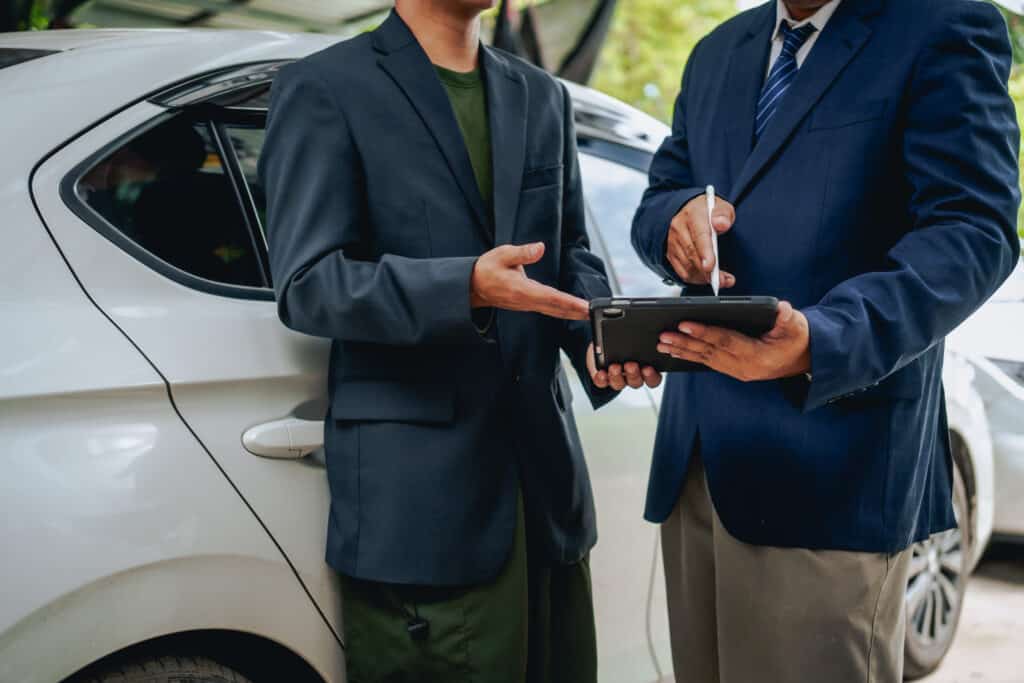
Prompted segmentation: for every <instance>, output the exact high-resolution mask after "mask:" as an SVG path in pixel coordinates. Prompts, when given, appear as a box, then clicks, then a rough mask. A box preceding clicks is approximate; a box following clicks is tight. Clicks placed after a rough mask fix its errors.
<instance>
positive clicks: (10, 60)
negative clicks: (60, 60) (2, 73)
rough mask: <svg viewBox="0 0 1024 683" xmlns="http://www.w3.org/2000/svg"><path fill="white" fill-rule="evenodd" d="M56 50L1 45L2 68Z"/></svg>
mask: <svg viewBox="0 0 1024 683" xmlns="http://www.w3.org/2000/svg"><path fill="white" fill-rule="evenodd" d="M55 52H56V51H55V50H25V49H22V48H13V47H0V69H3V68H5V67H8V66H14V65H15V64H21V63H22V62H27V61H29V60H30V59H38V58H39V57H45V56H46V55H52V54H54V53H55Z"/></svg>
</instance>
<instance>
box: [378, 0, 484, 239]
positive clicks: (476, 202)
mask: <svg viewBox="0 0 1024 683" xmlns="http://www.w3.org/2000/svg"><path fill="white" fill-rule="evenodd" d="M374 46H375V48H376V49H377V50H378V51H379V52H381V53H383V54H382V55H381V57H380V58H378V60H377V63H378V64H380V66H381V68H383V69H384V71H386V72H387V73H388V75H389V76H391V78H392V79H394V81H395V83H397V84H398V87H399V88H401V89H402V91H403V92H404V93H405V96H406V97H407V98H408V99H409V102H411V103H412V106H413V107H414V108H415V109H416V111H417V113H418V114H419V116H420V118H421V119H423V123H424V124H426V126H427V128H428V129H429V130H430V132H431V134H432V135H433V137H434V140H435V141H436V142H437V146H438V147H439V148H440V150H441V153H442V154H443V155H444V157H445V160H446V161H447V162H448V166H449V168H451V171H452V173H453V174H454V176H455V180H456V182H458V184H459V188H460V189H461V190H462V194H463V195H465V197H466V201H467V202H468V203H469V205H470V207H471V208H472V210H473V214H474V215H475V216H476V220H477V223H478V224H479V226H480V228H481V229H482V230H483V231H484V234H485V235H487V238H488V240H489V239H490V230H489V227H488V226H489V224H490V220H489V219H488V218H487V217H486V214H485V211H484V204H483V199H482V198H481V196H480V190H479V188H477V185H476V177H475V176H474V175H473V165H472V162H470V160H469V152H468V151H466V143H465V141H464V140H463V139H462V131H461V130H459V123H458V121H457V120H456V119H455V112H454V111H452V106H451V103H450V102H449V101H448V94H447V93H446V92H445V90H444V86H443V85H442V84H441V81H440V79H439V78H438V76H437V72H436V71H435V70H434V66H433V65H432V64H431V63H430V59H429V58H428V57H427V55H426V53H425V52H423V49H422V48H421V47H420V45H419V43H417V42H416V38H415V36H413V34H412V32H411V31H410V30H409V28H408V27H407V26H406V25H405V22H403V21H402V19H401V17H399V16H398V14H397V13H395V12H394V11H392V12H391V14H390V15H389V16H388V18H387V20H385V22H384V23H383V24H381V26H380V28H378V29H377V30H376V31H375V32H374Z"/></svg>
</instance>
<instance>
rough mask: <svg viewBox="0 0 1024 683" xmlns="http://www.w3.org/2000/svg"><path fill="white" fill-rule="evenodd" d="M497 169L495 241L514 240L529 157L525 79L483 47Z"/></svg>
mask: <svg viewBox="0 0 1024 683" xmlns="http://www.w3.org/2000/svg"><path fill="white" fill-rule="evenodd" d="M481 62H482V64H483V67H484V78H485V79H486V80H485V82H486V87H487V112H488V118H489V120H490V128H491V157H492V164H493V166H492V169H493V173H494V200H493V201H494V221H495V243H496V244H508V243H510V242H511V241H512V236H513V232H514V230H515V224H516V211H517V209H518V208H519V190H520V188H521V187H522V184H523V164H524V162H525V159H526V83H525V81H524V80H523V77H522V76H521V75H520V74H517V73H515V72H514V71H513V70H512V69H511V68H510V67H509V65H508V62H507V61H506V60H505V58H504V57H502V56H501V55H499V54H497V53H496V52H494V51H493V50H492V49H490V48H488V47H484V48H483V49H482V51H481Z"/></svg>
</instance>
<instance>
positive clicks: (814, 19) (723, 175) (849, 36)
mask: <svg viewBox="0 0 1024 683" xmlns="http://www.w3.org/2000/svg"><path fill="white" fill-rule="evenodd" d="M1010 63H1011V53H1010V45H1009V42H1008V40H1007V31H1006V26H1005V24H1004V22H1003V20H1002V18H1001V17H1000V15H999V13H998V11H997V10H996V9H995V8H993V7H992V6H991V5H989V4H988V3H984V2H975V1H968V0H929V1H927V2H925V1H922V0H842V1H840V0H832V2H824V1H823V0H785V1H783V0H778V1H773V2H769V3H768V4H765V5H763V6H761V7H758V8H756V9H753V10H750V11H748V12H745V13H743V14H740V15H739V16H737V17H735V18H734V19H732V20H730V21H728V22H726V23H725V24H723V25H722V26H720V27H719V28H718V29H716V30H715V31H713V32H712V33H711V34H710V35H708V36H707V37H705V38H704V39H703V40H702V41H701V42H700V43H699V44H698V45H697V46H696V48H695V49H694V51H693V53H692V55H691V57H690V60H689V64H688V65H687V67H686V70H685V73H684V75H683V80H682V92H681V93H680V95H679V99H678V101H677V103H676V108H675V117H674V121H673V129H672V135H671V136H670V137H669V138H667V139H666V140H665V142H664V144H663V145H662V147H661V149H660V150H659V152H658V153H657V155H656V157H655V159H654V161H653V164H652V166H651V172H650V188H649V189H648V190H647V193H646V194H645V195H644V198H643V202H642V205H641V206H640V208H639V210H638V211H637V214H636V218H635V222H634V226H633V242H634V246H635V247H636V249H637V251H638V253H639V254H640V256H641V257H642V258H643V259H644V260H645V262H646V263H647V264H648V265H649V266H650V267H651V268H653V269H654V270H655V271H657V272H658V273H659V274H661V275H662V276H663V277H665V278H666V279H670V280H673V281H678V282H679V283H680V284H683V285H684V286H685V288H686V290H687V292H688V293H698V294H699V293H704V292H707V289H708V288H707V287H706V286H705V285H706V283H707V282H708V277H709V274H710V273H711V272H712V268H713V266H714V255H713V251H712V249H711V239H710V237H711V232H710V230H711V227H710V226H709V224H708V219H707V217H706V216H707V213H706V207H705V200H704V198H703V196H699V195H700V194H701V193H702V191H703V188H704V186H705V185H708V184H714V186H715V187H716V188H717V189H718V191H719V193H720V194H721V195H722V197H723V198H724V199H725V200H727V201H720V202H719V203H718V210H717V211H716V213H715V214H714V217H713V219H712V220H713V222H714V228H715V230H716V231H717V232H718V233H719V234H720V235H721V237H720V244H719V254H720V260H721V265H722V268H724V269H726V270H727V271H728V272H727V273H726V272H723V273H722V276H721V284H722V285H724V286H727V287H728V286H732V289H731V290H730V293H735V294H737V295H775V296H778V297H779V298H780V299H785V300H786V301H787V302H789V303H783V304H782V305H781V307H780V311H779V315H778V319H777V322H776V326H775V328H774V329H773V330H772V331H771V332H769V333H768V334H767V335H765V336H764V337H763V338H760V339H752V338H748V337H745V336H743V335H741V334H737V333H733V332H730V331H728V330H723V329H716V328H711V327H707V326H703V325H698V324H695V323H688V322H684V323H683V324H681V325H680V328H679V332H678V333H668V334H665V335H664V336H663V338H662V340H661V341H660V343H659V349H660V350H661V351H662V352H663V353H667V354H671V355H672V356H674V357H677V358H682V359H687V360H693V361H697V362H699V363H703V364H704V365H706V366H707V367H708V368H709V369H710V370H711V372H706V373H696V374H689V375H680V376H673V377H672V378H671V379H670V381H669V382H668V386H667V387H666V392H665V397H664V402H663V405H662V413H661V421H660V425H659V431H658V438H657V444H656V447H655V454H654V462H653V467H652V471H651V480H650V488H649V495H648V501H647V511H646V516H647V518H648V519H649V520H651V521H655V522H664V525H663V528H662V533H663V539H664V553H665V558H664V559H665V567H666V575H667V577H666V578H667V582H668V599H669V611H670V623H671V627H672V641H673V657H674V661H675V666H676V677H677V680H679V681H695V682H699V683H708V682H716V681H722V682H728V683H733V682H744V683H746V682H747V681H754V680H756V681H764V682H771V681H837V682H844V681H851V682H852V681H864V680H871V681H887V682H895V681H898V680H900V677H901V672H902V668H903V632H904V631H903V628H904V616H903V614H904V610H903V604H902V601H903V595H904V590H905V588H906V581H907V576H908V564H909V561H910V554H909V552H908V551H906V550H905V549H906V548H907V547H908V546H909V545H910V544H912V543H914V542H915V541H920V540H922V539H924V538H926V537H928V535H929V534H933V533H935V532H939V531H942V530H945V529H949V528H951V527H952V526H954V524H955V521H954V518H953V510H952V506H951V504H950V491H951V482H952V476H953V475H952V469H951V468H952V461H951V456H950V447H949V441H948V434H947V427H946V413H945V406H944V399H943V392H942V384H941V375H942V355H943V338H944V336H945V335H946V334H947V333H948V332H950V331H951V330H952V329H953V328H954V327H956V326H957V325H958V324H959V323H960V322H961V321H963V320H964V319H965V318H966V317H967V316H968V315H970V314H971V312H972V311H974V310H975V309H976V308H977V307H978V306H979V305H980V304H981V303H982V302H983V301H985V299H986V298H987V297H989V296H990V295H991V294H992V293H993V292H994V291H995V289H996V288H997V286H998V284H999V283H1000V282H1001V281H1002V280H1003V279H1005V278H1006V277H1007V275H1008V274H1009V273H1010V271H1011V268H1012V266H1013V265H1014V263H1015V262H1016V260H1017V259H1018V257H1019V244H1018V239H1017V236H1016V214H1017V207H1018V203H1019V194H1018V190H1017V150H1018V131H1017V126H1016V122H1015V117H1014V109H1013V104H1012V102H1011V100H1010V98H1009V96H1008V94H1007V89H1006V84H1007V78H1008V75H1009V69H1010ZM911 607H912V608H913V607H914V606H911ZM935 608H936V609H944V608H945V607H944V606H943V605H936V606H935Z"/></svg>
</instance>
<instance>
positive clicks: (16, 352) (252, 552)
mask: <svg viewBox="0 0 1024 683" xmlns="http://www.w3.org/2000/svg"><path fill="white" fill-rule="evenodd" d="M28 174H29V169H27V168H18V167H14V166H12V165H10V164H8V163H7V162H6V161H4V162H0V206H2V207H3V212H4V228H5V232H4V237H5V242H6V244H5V248H4V249H3V250H0V309H2V311H3V315H4V321H5V323H6V325H7V326H6V327H5V329H6V330H8V331H9V332H11V331H12V332H13V334H11V333H9V334H7V335H5V336H4V338H3V342H2V346H3V353H2V354H0V377H2V379H3V381H0V444H3V451H2V454H0V460H2V461H3V463H4V475H3V477H0V502H2V510H3V514H2V515H0V538H2V539H3V545H4V557H5V559H6V560H7V561H5V562H2V563H0V606H2V609H0V680H2V681H19V683H31V682H33V681H39V682H41V683H42V682H45V683H52V682H53V681H57V680H61V679H63V678H64V677H66V676H68V675H70V674H71V673H73V672H74V671H76V670H78V669H80V668H82V667H84V666H86V665H88V664H90V663H92V662H94V661H96V660H97V659H99V658H101V657H103V656H105V655H107V654H109V653H111V652H115V651H117V650H120V649H122V648H124V647H127V646H130V645H132V644H134V643H137V642H139V641H140V640H142V639H145V638H148V637H151V636H155V635H160V634H163V633H171V632H180V631H184V630H189V629H192V628H197V627H199V626H200V625H204V626H205V627H210V626H212V625H215V624H221V625H222V626H223V627H225V628H235V629H245V630H247V631H249V632H251V633H254V634H260V635H263V636H264V637H267V638H270V639H273V640H276V641H278V642H281V643H284V644H286V645H290V646H293V647H296V648H301V649H303V650H304V651H305V652H306V659H307V661H309V662H310V664H311V665H313V666H314V668H316V669H317V670H319V671H321V672H322V673H323V674H324V675H333V674H334V673H335V672H337V671H338V670H339V668H340V661H341V657H340V652H341V650H340V647H339V644H338V642H337V640H336V639H335V638H334V636H333V634H332V633H331V631H330V629H329V628H328V627H327V625H326V624H325V623H324V621H323V620H322V619H321V618H320V616H319V615H318V614H317V612H316V610H315V609H314V607H313V605H312V603H311V601H310V600H309V598H308V596H306V594H305V593H304V592H303V590H302V588H301V586H300V584H299V582H298V581H297V580H296V578H295V576H294V574H293V573H292V571H291V570H290V568H289V567H288V564H287V563H286V561H285V558H284V557H283V556H282V555H281V553H280V552H279V551H278V549H277V548H276V547H275V545H274V543H273V541H272V540H271V538H270V537H269V536H268V534H267V533H266V531H265V530H264V529H263V528H262V527H261V526H260V525H259V523H258V521H257V520H256V518H255V517H254V516H253V514H252V513H251V511H250V510H249V509H248V508H247V507H246V506H245V504H244V502H243V501H242V500H241V498H239V496H238V494H237V493H236V492H235V490H234V489H233V488H232V487H231V485H230V483H229V482H228V481H227V479H225V477H224V476H223V475H222V474H221V473H220V471H219V470H218V469H217V467H216V466H215V464H214V463H213V461H212V460H211V459H210V457H209V455H208V454H207V453H206V452H205V451H204V450H203V449H202V448H201V446H200V444H199V443H198V442H197V441H196V439H195V437H194V436H193V435H192V434H191V433H190V432H189V431H188V430H187V429H186V428H185V425H184V424H183V423H182V421H181V419H180V418H179V416H178V415H177V414H176V413H175V411H174V409H173V406H172V405H171V403H170V401H169V400H168V395H167V388H166V385H165V384H164V382H163V380H162V379H161V377H160V376H159V374H158V373H157V372H156V371H155V370H154V369H153V367H152V366H151V365H150V364H149V363H148V362H146V360H145V358H144V357H143V356H142V355H141V354H140V353H139V352H138V351H137V350H136V349H135V347H134V346H133V345H132V344H131V343H130V341H129V340H128V339H127V338H126V337H125V336H124V334H122V332H121V331H120V330H118V328H117V327H115V326H114V325H113V324H111V322H110V321H109V320H108V319H107V318H106V317H104V316H103V314H102V313H101V312H100V311H99V310H98V309H97V308H96V307H95V306H94V305H93V304H92V302H91V301H90V300H89V299H88V298H87V296H86V294H85V293H84V292H83V290H82V288H81V287H80V286H79V284H78V282H76V280H75V278H74V277H73V274H72V272H71V271H70V270H69V269H68V267H67V264H66V263H65V262H64V261H63V260H62V258H61V254H60V252H59V251H58V250H57V248H56V247H55V245H54V242H53V241H52V239H51V237H50V235H49V234H48V233H47V231H46V229H45V227H44V226H43V224H41V223H40V221H39V217H38V216H37V214H36V212H35V208H34V207H33V206H32V202H31V198H30V196H29V193H28V192H26V189H27V188H28ZM252 590H256V591H258V592H257V593H255V594H253V593H251V591H252ZM212 596H217V599H216V600H212V599H211V597H212ZM334 680H340V678H335V679H334Z"/></svg>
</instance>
